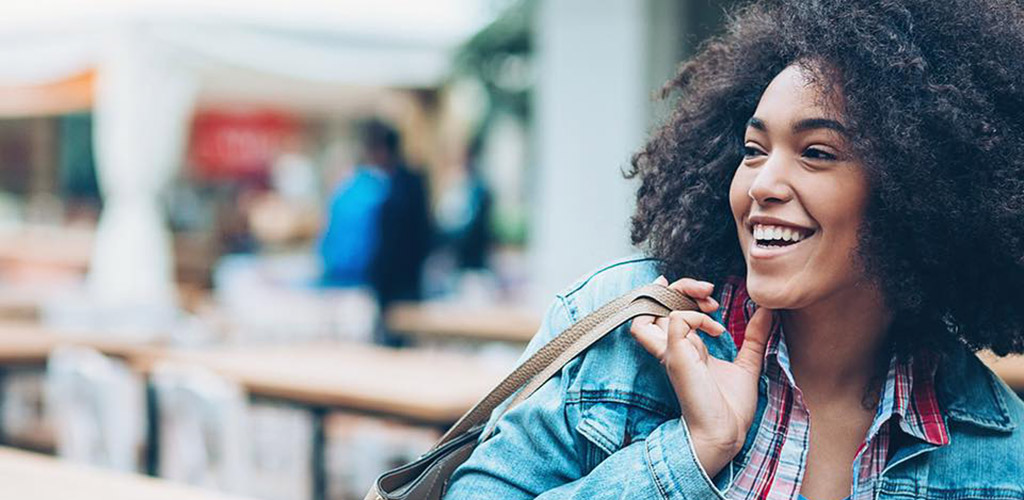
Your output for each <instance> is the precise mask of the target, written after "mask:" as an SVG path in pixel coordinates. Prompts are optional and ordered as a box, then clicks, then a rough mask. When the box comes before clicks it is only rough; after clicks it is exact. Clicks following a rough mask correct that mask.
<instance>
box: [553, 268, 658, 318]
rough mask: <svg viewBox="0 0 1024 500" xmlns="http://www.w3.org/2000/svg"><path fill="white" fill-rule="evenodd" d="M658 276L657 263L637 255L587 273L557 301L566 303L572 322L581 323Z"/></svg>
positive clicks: (563, 292) (563, 291)
mask: <svg viewBox="0 0 1024 500" xmlns="http://www.w3.org/2000/svg"><path fill="white" fill-rule="evenodd" d="M659 274H660V270H659V261H658V260H657V259H654V258H652V257H648V256H646V255H644V254H634V255H630V256H627V257H622V258H618V259H615V260H612V261H609V262H605V263H604V264H602V265H600V266H598V267H597V268H596V269H594V270H591V271H590V272H587V273H584V274H583V275H582V276H580V277H579V278H577V279H576V280H575V281H574V282H573V283H572V284H570V285H569V286H568V287H566V288H565V289H563V290H562V291H561V292H560V293H559V294H558V298H559V299H560V300H561V301H563V302H564V303H565V307H566V309H567V312H568V313H569V317H570V319H571V320H572V321H579V319H580V318H582V317H583V316H586V315H587V314H590V313H591V312H593V311H595V310H597V309H598V308H599V307H601V306H602V305H604V304H606V303H608V302H610V301H612V300H614V299H616V298H617V297H619V296H621V295H622V294H624V293H626V292H628V291H630V290H632V289H634V288H637V287H639V286H643V285H646V284H648V283H651V282H653V281H654V280H655V279H656V278H657V277H658V276H659Z"/></svg>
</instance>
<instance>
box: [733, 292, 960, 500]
mask: <svg viewBox="0 0 1024 500" xmlns="http://www.w3.org/2000/svg"><path fill="white" fill-rule="evenodd" d="M721 304H722V307H723V318H722V319H723V324H724V325H725V326H726V328H727V329H728V330H729V333H731V334H732V336H733V339H734V340H735V342H736V345H737V346H739V345H740V344H741V343H742V342H743V336H744V332H745V330H746V325H747V321H749V319H750V317H751V315H752V314H753V312H754V310H755V308H756V306H755V305H754V303H753V302H752V301H751V300H750V297H749V296H748V295H747V293H746V287H745V285H744V283H743V282H742V281H732V282H730V283H728V284H726V285H724V286H723V292H722V300H721ZM783 337H784V336H783V334H782V329H781V328H780V327H778V326H776V328H774V329H773V330H772V332H771V336H770V337H769V341H768V345H767V348H766V350H765V363H764V368H763V376H764V378H766V379H767V393H766V397H767V406H766V407H765V410H764V416H763V418H762V419H761V422H760V425H759V426H758V428H757V436H756V438H755V439H754V441H753V443H754V444H753V447H752V448H751V449H750V451H749V453H748V454H747V458H746V460H745V463H743V464H734V465H738V467H739V468H738V469H737V471H738V472H737V474H736V475H735V476H734V478H733V482H732V484H731V485H730V486H729V488H728V490H727V491H726V492H725V496H726V498H729V499H735V500H738V499H743V500H752V499H768V498H770V499H790V500H796V499H797V498H799V493H800V484H801V482H802V480H803V476H804V471H805V470H806V469H807V452H808V449H809V447H810V412H809V411H808V409H807V407H806V406H805V405H804V402H803V396H802V394H801V392H800V388H799V387H797V386H796V382H795V381H794V380H793V374H792V372H791V371H790V364H789V352H788V349H787V348H786V343H785V342H784V338H783ZM934 374H935V366H934V363H926V362H923V361H921V362H918V363H915V362H914V360H913V359H911V360H907V361H903V362H900V361H898V360H897V358H895V357H893V359H892V360H891V361H890V363H889V373H888V376H887V377H886V380H885V382H884V385H883V386H882V391H881V397H880V399H879V403H878V410H877V412H876V413H875V417H874V420H873V421H872V422H871V427H870V428H868V432H867V436H866V439H865V440H864V442H863V443H862V444H861V446H860V449H858V451H857V455H856V457H855V458H854V461H853V468H852V471H853V478H852V490H851V492H850V497H849V498H850V499H851V500H862V499H873V498H875V497H876V495H877V493H878V487H879V486H880V481H879V478H880V477H881V474H882V470H883V468H884V467H885V464H886V462H887V460H888V458H889V451H890V442H891V441H892V439H893V438H894V433H896V432H902V433H904V434H906V435H908V436H912V437H914V438H917V439H920V440H923V441H926V442H928V443H931V444H934V445H939V446H941V445H946V444H949V433H948V432H947V429H946V425H945V422H944V420H943V418H942V413H941V411H940V409H939V405H938V402H937V400H936V397H935V388H934ZM811 500H813V499H811Z"/></svg>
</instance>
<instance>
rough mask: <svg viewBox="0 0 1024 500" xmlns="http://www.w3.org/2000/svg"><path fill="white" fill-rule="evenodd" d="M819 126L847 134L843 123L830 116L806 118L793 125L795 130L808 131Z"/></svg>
mask: <svg viewBox="0 0 1024 500" xmlns="http://www.w3.org/2000/svg"><path fill="white" fill-rule="evenodd" d="M818 128H827V129H830V130H835V131H836V132H839V133H840V134H843V135H845V134H846V127H845V126H843V124H842V123H839V122H837V121H835V120H830V119H828V118H805V119H803V120H800V121H798V122H796V123H795V124H794V125H793V132H806V131H808V130H814V129H818Z"/></svg>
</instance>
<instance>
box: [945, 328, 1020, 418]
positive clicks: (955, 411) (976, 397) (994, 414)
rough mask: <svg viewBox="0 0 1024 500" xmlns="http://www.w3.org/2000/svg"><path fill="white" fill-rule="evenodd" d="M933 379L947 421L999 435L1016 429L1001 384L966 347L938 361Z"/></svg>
mask: <svg viewBox="0 0 1024 500" xmlns="http://www.w3.org/2000/svg"><path fill="white" fill-rule="evenodd" d="M936 378H937V380H936V391H937V392H938V397H939V402H940V404H942V406H943V410H944V411H945V413H946V416H947V417H948V418H949V419H951V420H955V421H958V422H962V423H965V424H970V425H974V426H977V427H982V428H985V429H991V430H995V431H1001V432H1010V431H1012V430H1013V429H1014V428H1015V427H1016V423H1014V422H1013V421H1012V420H1011V419H1010V413H1009V410H1008V409H1007V407H1006V400H1005V399H1004V398H1005V395H1004V391H1003V390H1001V389H1002V387H1001V382H1000V381H999V380H998V379H997V378H996V376H995V375H994V374H993V373H992V372H991V371H990V370H989V369H988V368H986V367H985V365H984V364H982V362H981V360H980V359H978V357H977V356H976V355H975V354H974V353H972V352H970V351H968V350H967V348H966V347H964V348H962V349H958V350H957V352H956V353H954V354H951V355H949V356H947V357H946V358H944V359H943V360H942V361H941V362H940V366H939V371H938V373H937V374H936Z"/></svg>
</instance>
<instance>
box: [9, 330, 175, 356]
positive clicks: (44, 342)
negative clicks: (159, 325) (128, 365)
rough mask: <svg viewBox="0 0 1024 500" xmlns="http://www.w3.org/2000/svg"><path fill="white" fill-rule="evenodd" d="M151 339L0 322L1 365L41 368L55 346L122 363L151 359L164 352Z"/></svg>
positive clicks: (142, 336)
mask: <svg viewBox="0 0 1024 500" xmlns="http://www.w3.org/2000/svg"><path fill="white" fill-rule="evenodd" d="M151 338H152V336H150V335H141V334H140V335H125V334H118V335H109V334H101V333H98V332H97V333H85V332H83V333H69V332H59V331H55V330H53V329H50V328H46V327H44V326H41V325H39V324H37V323H31V322H0V364H2V365H6V366H12V365H41V364H45V363H46V359H47V357H49V355H50V352H52V351H53V350H54V349H55V348H56V347H57V346H61V345H81V346H87V347H91V348H93V349H96V350H98V351H100V352H102V353H103V354H107V355H110V356H116V357H119V358H125V359H135V358H139V357H147V358H150V357H153V356H156V355H158V353H160V352H162V351H163V350H164V349H163V348H162V347H160V345H159V344H158V343H155V342H154V341H153V340H149V339H151Z"/></svg>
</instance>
